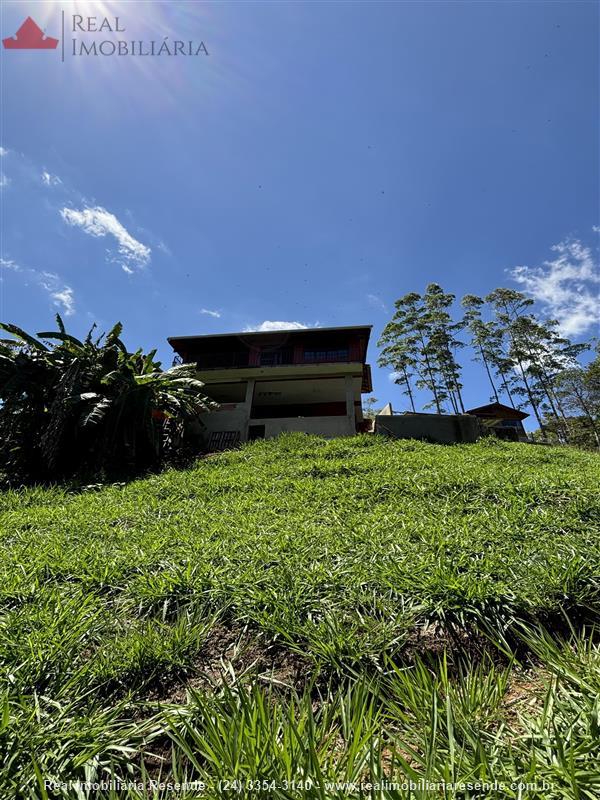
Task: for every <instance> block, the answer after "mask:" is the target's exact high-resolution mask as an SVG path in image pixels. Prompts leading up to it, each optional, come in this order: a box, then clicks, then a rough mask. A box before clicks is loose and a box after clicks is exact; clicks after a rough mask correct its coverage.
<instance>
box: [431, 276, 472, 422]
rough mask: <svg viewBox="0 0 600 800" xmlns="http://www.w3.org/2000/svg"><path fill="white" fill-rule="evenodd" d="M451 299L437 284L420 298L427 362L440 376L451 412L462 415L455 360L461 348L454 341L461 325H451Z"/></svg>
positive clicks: (459, 323)
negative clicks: (422, 307) (434, 367)
mask: <svg viewBox="0 0 600 800" xmlns="http://www.w3.org/2000/svg"><path fill="white" fill-rule="evenodd" d="M454 299H455V296H454V295H453V294H449V293H447V292H444V290H443V289H442V287H441V286H440V285H439V284H437V283H430V284H429V285H428V286H427V289H426V290H425V295H424V296H423V305H424V309H425V320H426V325H427V334H428V339H429V342H428V345H427V350H428V353H429V354H430V357H431V361H432V363H433V364H434V365H435V366H436V368H437V372H438V373H439V375H440V376H441V379H442V381H443V384H444V386H445V388H446V393H447V395H448V398H449V400H450V402H451V404H452V408H453V410H454V412H455V413H456V414H458V413H463V414H464V413H465V406H464V403H463V399H462V392H461V389H462V383H461V382H460V373H461V369H460V365H459V363H458V361H457V359H456V357H455V352H456V350H458V349H460V348H462V347H464V344H463V343H462V342H461V341H460V340H458V339H457V338H456V333H457V332H458V331H459V330H461V328H462V327H463V326H462V322H458V323H457V322H454V321H453V319H452V316H451V315H450V313H449V311H448V309H449V308H451V306H452V304H453V303H454Z"/></svg>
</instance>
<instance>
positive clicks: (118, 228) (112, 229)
mask: <svg viewBox="0 0 600 800" xmlns="http://www.w3.org/2000/svg"><path fill="white" fill-rule="evenodd" d="M60 215H61V217H62V218H63V220H64V221H65V222H66V223H67V224H68V225H74V226H76V227H78V228H81V229H82V230H83V231H85V233H88V234H89V235H90V236H96V237H100V236H108V235H110V236H113V237H114V238H115V239H116V241H117V244H118V256H116V257H114V258H112V259H111V260H113V261H116V262H117V263H119V264H120V265H121V267H122V268H123V270H124V271H125V272H127V273H129V274H131V273H132V272H133V268H138V269H139V268H141V267H144V266H146V264H147V263H148V262H149V261H150V253H151V250H150V248H149V247H146V245H145V244H142V242H138V240H137V239H134V237H133V236H132V235H131V234H130V233H129V231H128V230H127V229H126V228H125V227H124V226H123V225H122V224H121V223H120V222H119V220H118V219H117V218H116V217H115V215H114V214H111V213H110V211H107V210H106V209H105V208H102V206H95V207H94V208H87V207H86V208H83V209H82V210H81V211H77V210H75V209H73V208H63V209H61V212H60Z"/></svg>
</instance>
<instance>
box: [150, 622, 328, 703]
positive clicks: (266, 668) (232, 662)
mask: <svg viewBox="0 0 600 800" xmlns="http://www.w3.org/2000/svg"><path fill="white" fill-rule="evenodd" d="M313 671H314V663H313V662H312V660H311V659H309V658H308V657H306V656H302V655H300V654H298V653H295V652H294V651H292V650H289V649H288V648H286V647H284V646H282V645H279V644H278V643H274V642H272V641H269V640H268V639H267V638H266V637H265V636H263V635H261V634H260V633H258V632H255V631H250V630H249V629H248V628H242V627H233V628H228V627H226V626H222V625H218V626H216V627H215V628H214V629H213V630H212V631H211V633H210V635H209V637H208V638H207V641H206V643H205V646H204V647H203V648H202V650H201V651H200V652H199V653H198V655H197V657H196V658H195V660H194V661H193V663H192V665H191V667H190V668H189V669H188V670H187V674H186V676H185V678H183V679H182V680H172V681H169V682H167V683H158V684H155V685H154V686H153V687H152V688H151V690H150V692H149V694H148V700H149V701H150V702H151V703H154V702H157V703H159V704H160V703H177V704H182V703H185V702H186V697H187V693H188V691H189V690H190V689H194V690H211V689H214V688H216V687H218V686H220V685H222V684H224V683H227V684H229V685H233V684H234V683H236V682H238V681H240V680H241V679H242V678H243V679H250V680H255V681H260V682H262V683H264V684H265V685H267V684H268V685H272V686H273V687H275V688H278V689H280V690H281V691H282V692H286V691H292V690H297V691H301V690H302V688H303V687H304V685H305V684H306V682H307V680H308V679H309V677H310V675H311V674H312V672H313Z"/></svg>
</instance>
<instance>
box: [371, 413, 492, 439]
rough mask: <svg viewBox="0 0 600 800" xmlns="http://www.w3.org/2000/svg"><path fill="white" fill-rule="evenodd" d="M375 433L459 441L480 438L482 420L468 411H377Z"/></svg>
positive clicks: (405, 437) (396, 437) (395, 436)
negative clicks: (396, 413)
mask: <svg viewBox="0 0 600 800" xmlns="http://www.w3.org/2000/svg"><path fill="white" fill-rule="evenodd" d="M375 433H381V434H384V435H386V436H393V437H394V438H395V439H423V440H425V441H427V442H436V443H439V444H457V443H458V442H475V441H477V439H478V438H479V436H480V427H479V420H477V418H476V417H472V416H469V415H468V414H399V415H390V414H378V415H377V416H376V417H375Z"/></svg>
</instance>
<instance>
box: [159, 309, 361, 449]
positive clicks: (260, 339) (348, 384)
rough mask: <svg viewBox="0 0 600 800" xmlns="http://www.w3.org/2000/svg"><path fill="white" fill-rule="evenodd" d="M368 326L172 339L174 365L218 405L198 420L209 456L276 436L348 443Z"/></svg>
mask: <svg viewBox="0 0 600 800" xmlns="http://www.w3.org/2000/svg"><path fill="white" fill-rule="evenodd" d="M370 333H371V326H370V325H360V326H356V327H342V328H303V329H300V330H287V331H286V330H283V331H268V332H243V333H227V334H211V335H206V336H172V337H170V338H169V340H168V341H169V343H170V345H171V346H172V347H173V349H174V350H175V352H176V353H177V356H176V362H178V363H186V364H187V363H195V364H196V365H197V369H198V377H199V378H200V380H202V381H204V383H205V384H206V393H207V394H208V395H209V396H210V397H211V398H212V399H213V400H216V401H217V403H219V408H218V410H216V411H211V412H208V413H206V414H203V415H202V418H201V421H202V423H203V426H204V435H205V438H206V440H207V441H206V444H207V446H208V448H209V449H211V450H218V449H221V448H223V447H229V446H231V445H233V444H235V443H236V442H238V441H242V442H243V441H246V440H248V439H258V438H271V437H273V436H277V434H279V433H282V432H283V431H304V432H306V433H315V434H318V435H321V436H327V437H334V436H350V435H353V434H354V433H356V431H357V430H361V428H362V425H363V415H362V405H361V393H363V392H371V391H372V385H371V369H370V367H369V365H368V364H367V363H366V355H367V345H368V343H369V336H370Z"/></svg>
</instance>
